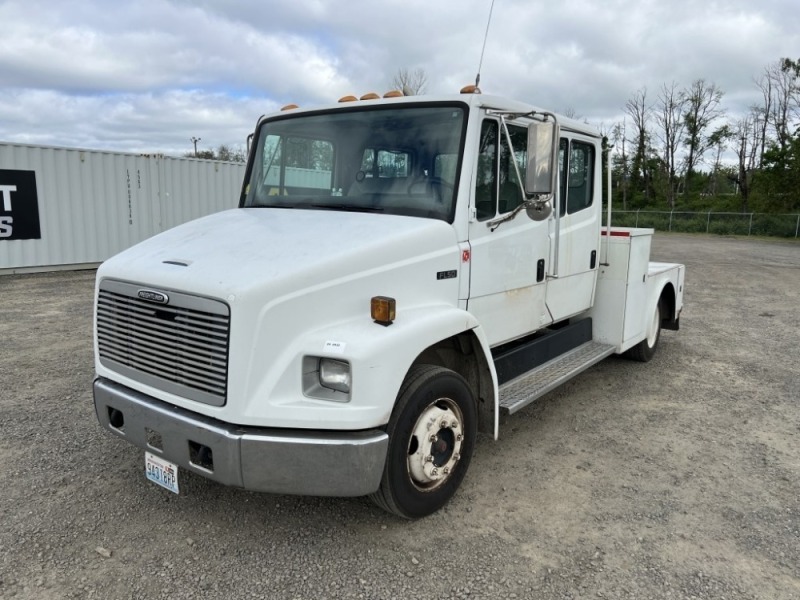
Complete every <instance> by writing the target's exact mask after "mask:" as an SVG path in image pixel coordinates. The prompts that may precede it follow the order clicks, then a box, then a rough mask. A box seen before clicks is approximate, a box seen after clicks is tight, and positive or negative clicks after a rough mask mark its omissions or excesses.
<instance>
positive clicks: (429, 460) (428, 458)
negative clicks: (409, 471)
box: [425, 454, 433, 462]
mask: <svg viewBox="0 0 800 600" xmlns="http://www.w3.org/2000/svg"><path fill="white" fill-rule="evenodd" d="M425 462H433V455H431V454H429V455H428V456H426V457H425Z"/></svg>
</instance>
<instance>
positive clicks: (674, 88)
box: [655, 81, 686, 209]
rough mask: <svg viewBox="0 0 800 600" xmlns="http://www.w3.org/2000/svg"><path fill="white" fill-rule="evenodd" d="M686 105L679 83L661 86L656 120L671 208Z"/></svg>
mask: <svg viewBox="0 0 800 600" xmlns="http://www.w3.org/2000/svg"><path fill="white" fill-rule="evenodd" d="M685 107H686V96H685V94H684V93H682V92H680V91H679V90H678V84H677V83H675V82H674V81H673V82H672V83H671V84H670V85H667V84H664V85H662V86H661V92H660V93H659V95H658V99H657V100H656V106H655V120H656V123H657V124H658V126H659V130H658V134H657V135H658V137H659V138H660V139H661V143H662V144H663V159H664V169H665V170H666V173H665V176H666V177H665V179H666V181H665V184H666V192H667V194H666V195H667V203H668V204H669V207H670V209H674V208H675V196H676V191H677V190H676V186H677V177H676V175H677V165H676V154H677V152H678V148H679V146H680V141H681V138H682V137H683V130H684V126H685V123H684V120H683V111H684V110H685Z"/></svg>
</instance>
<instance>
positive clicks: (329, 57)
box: [0, 0, 800, 156]
mask: <svg viewBox="0 0 800 600" xmlns="http://www.w3.org/2000/svg"><path fill="white" fill-rule="evenodd" d="M490 9H491V15H492V18H491V24H490V27H489V34H488V38H487V42H486V50H485V55H484V59H483V65H482V68H481V89H482V90H483V92H484V93H491V94H497V95H502V96H508V97H511V98H514V99H517V100H522V101H525V102H529V103H531V104H534V105H537V106H540V107H543V108H547V109H550V110H554V111H557V112H565V111H567V112H569V113H571V114H574V115H576V116H579V117H580V118H582V119H585V120H587V121H589V122H590V123H592V124H594V125H597V126H601V127H603V128H605V129H606V130H608V129H610V127H611V126H613V125H614V123H617V122H620V121H621V120H622V118H623V113H624V106H625V103H626V101H627V100H628V99H629V98H631V97H632V96H633V94H634V93H635V92H636V91H637V90H640V89H642V88H646V89H647V95H648V98H649V99H653V100H654V99H655V97H656V96H657V94H658V91H659V88H660V87H661V86H662V84H665V83H671V82H676V83H677V84H678V85H679V86H681V87H688V86H689V85H690V84H691V82H692V81H694V80H696V79H704V80H706V81H708V82H713V83H715V84H716V85H717V86H718V87H719V88H720V89H722V91H723V92H724V94H725V95H724V97H723V106H724V108H726V109H727V110H728V111H730V112H731V113H732V114H741V113H743V112H745V111H747V108H748V107H749V106H750V105H752V104H754V103H757V102H758V101H759V98H760V92H759V90H758V88H757V87H756V86H755V84H754V78H756V77H757V76H758V75H759V74H760V73H761V72H762V71H763V70H764V68H765V67H767V66H768V65H770V64H772V63H775V62H776V61H777V60H778V59H779V58H781V57H791V58H794V59H797V58H800V0H759V1H758V2H755V1H753V0H706V1H703V2H698V1H697V0H657V1H654V0H604V1H603V2H600V1H598V0H561V1H560V2H553V1H552V0H546V1H545V0H494V7H493V8H492V0H403V1H402V2H401V1H399V0H371V1H369V0H346V1H340V2H333V1H330V0H285V1H281V2H276V1H275V0H261V1H255V0H217V1H214V0H191V1H190V0H127V1H126V2H111V1H110V0H70V1H69V2H66V1H64V0H24V1H22V0H0V141H4V142H18V143H25V144H34V145H48V146H66V147H78V148H87V149H104V150H114V151H121V152H136V153H140V152H145V153H164V154H168V155H172V156H181V155H184V154H185V153H187V152H190V151H192V149H193V145H192V141H191V138H193V137H194V138H200V142H198V150H202V149H212V148H217V147H218V146H219V145H220V144H225V145H228V146H232V147H234V148H241V147H244V144H245V140H246V137H247V135H248V133H250V132H251V131H252V130H253V128H254V126H255V123H256V121H257V119H258V118H259V116H261V115H262V114H265V113H269V112H272V111H274V110H277V109H278V108H280V107H281V106H283V105H284V104H287V103H296V104H299V105H301V106H304V107H306V106H316V105H321V104H326V103H330V102H335V101H336V100H338V98H339V97H341V96H343V95H346V94H355V95H358V96H360V95H362V94H364V93H367V92H370V91H374V92H378V93H380V94H383V93H384V92H386V91H388V90H389V89H391V87H392V86H391V81H392V78H393V76H394V75H395V74H396V73H397V71H398V69H403V68H405V69H409V70H414V69H423V70H424V71H425V74H426V75H427V79H428V84H427V90H426V91H427V92H428V93H430V94H435V93H456V92H458V90H459V89H460V88H461V87H462V86H464V85H467V84H470V83H474V81H475V75H476V72H477V69H478V63H479V61H480V57H481V48H482V45H483V40H484V33H485V32H486V26H487V19H488V18H489V14H490Z"/></svg>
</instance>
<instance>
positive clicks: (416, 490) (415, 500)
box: [371, 365, 478, 519]
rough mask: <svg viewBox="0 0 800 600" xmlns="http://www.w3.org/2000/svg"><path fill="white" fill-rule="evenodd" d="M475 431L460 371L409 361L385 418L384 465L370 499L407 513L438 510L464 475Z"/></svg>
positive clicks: (474, 416)
mask: <svg viewBox="0 0 800 600" xmlns="http://www.w3.org/2000/svg"><path fill="white" fill-rule="evenodd" d="M477 431H478V418H477V407H476V402H475V396H474V394H473V393H472V390H471V389H470V387H469V385H468V384H467V382H466V381H465V380H464V378H463V377H461V375H459V374H458V373H456V372H454V371H451V370H450V369H445V368H444V367H438V366H435V365H417V366H414V367H412V368H411V370H410V371H409V372H408V375H406V378H405V380H404V381H403V385H402V386H401V388H400V393H399V394H398V398H397V403H396V405H395V408H394V411H393V412H392V417H391V419H390V420H389V425H388V428H387V433H388V434H389V450H388V453H387V457H386V465H385V467H384V470H383V477H382V478H381V486H380V488H379V489H378V491H377V492H375V493H374V494H372V495H371V498H372V500H373V501H374V502H375V503H376V504H377V505H378V506H380V507H381V508H383V509H384V510H387V511H389V512H391V513H394V514H396V515H398V516H400V517H404V518H406V519H417V518H420V517H425V516H427V515H429V514H431V513H434V512H436V511H437V510H439V509H440V508H441V507H442V506H444V505H445V504H446V503H447V502H448V501H449V500H450V498H452V497H453V495H454V494H455V492H456V490H457V489H458V487H459V485H460V484H461V481H462V480H463V479H464V475H465V474H466V472H467V467H468V466H469V463H470V460H471V458H472V453H473V450H474V449H475V439H476V437H477Z"/></svg>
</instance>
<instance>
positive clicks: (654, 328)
mask: <svg viewBox="0 0 800 600" xmlns="http://www.w3.org/2000/svg"><path fill="white" fill-rule="evenodd" d="M660 325H661V309H660V307H659V306H658V305H656V310H655V312H654V313H653V320H652V321H650V326H649V327H648V328H647V346H648V347H649V348H653V347H654V346H655V345H656V340H658V330H659V326H660Z"/></svg>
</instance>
